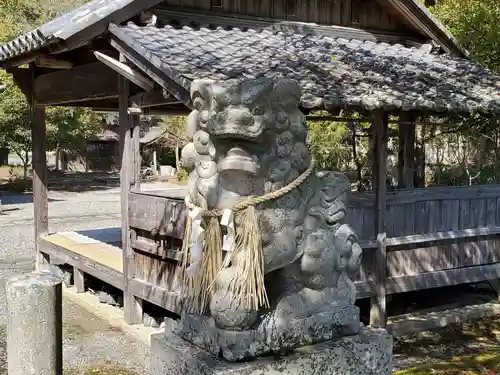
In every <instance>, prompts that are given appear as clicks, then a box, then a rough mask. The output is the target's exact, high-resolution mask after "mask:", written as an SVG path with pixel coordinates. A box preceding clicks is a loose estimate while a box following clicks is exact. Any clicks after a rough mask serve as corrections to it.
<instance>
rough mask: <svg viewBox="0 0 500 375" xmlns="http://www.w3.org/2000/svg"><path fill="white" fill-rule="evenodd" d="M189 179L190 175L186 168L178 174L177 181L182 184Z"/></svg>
mask: <svg viewBox="0 0 500 375" xmlns="http://www.w3.org/2000/svg"><path fill="white" fill-rule="evenodd" d="M188 178H189V173H188V172H187V171H186V170H185V169H184V168H181V169H179V172H177V180H178V181H181V182H182V181H187V179H188Z"/></svg>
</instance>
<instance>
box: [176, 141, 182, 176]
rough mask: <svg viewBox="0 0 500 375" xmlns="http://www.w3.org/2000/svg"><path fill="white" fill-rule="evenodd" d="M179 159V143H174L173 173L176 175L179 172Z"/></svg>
mask: <svg viewBox="0 0 500 375" xmlns="http://www.w3.org/2000/svg"><path fill="white" fill-rule="evenodd" d="M180 164H181V163H180V157H179V141H178V140H177V141H176V144H175V172H176V173H177V174H178V173H179V172H180V170H181V166H180Z"/></svg>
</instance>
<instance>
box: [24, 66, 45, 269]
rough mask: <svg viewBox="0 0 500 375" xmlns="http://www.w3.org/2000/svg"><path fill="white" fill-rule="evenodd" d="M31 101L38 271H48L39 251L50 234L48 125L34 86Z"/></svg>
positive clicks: (32, 69) (43, 257)
mask: <svg viewBox="0 0 500 375" xmlns="http://www.w3.org/2000/svg"><path fill="white" fill-rule="evenodd" d="M31 72H32V82H31V83H32V85H34V82H35V67H34V66H33V65H32V66H31ZM31 93H32V94H31V98H30V99H31V100H28V101H29V103H30V105H31V139H32V156H31V159H32V163H33V208H34V216H33V217H34V235H35V254H36V270H37V271H43V270H47V268H48V266H49V257H48V255H45V254H42V253H41V252H40V249H39V239H40V237H41V236H44V235H46V234H48V233H49V219H48V218H49V205H48V196H47V154H46V151H47V149H46V144H45V139H46V124H45V107H44V106H39V105H37V104H36V99H35V97H34V89H33V86H32V91H31Z"/></svg>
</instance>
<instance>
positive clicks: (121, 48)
mask: <svg viewBox="0 0 500 375" xmlns="http://www.w3.org/2000/svg"><path fill="white" fill-rule="evenodd" d="M109 27H110V30H111V29H113V28H117V26H116V25H110V26H109ZM111 45H112V46H113V47H114V48H116V50H117V51H118V52H120V54H122V55H123V56H126V57H127V59H128V60H130V62H131V63H132V64H134V65H136V66H137V67H138V68H139V69H141V70H142V71H143V72H146V73H147V75H148V76H149V77H151V78H152V79H154V80H155V81H156V82H158V83H159V84H160V85H161V86H162V87H163V88H165V89H166V90H167V91H168V92H170V93H171V94H172V95H173V96H175V97H176V98H177V99H179V100H180V101H181V102H182V103H183V104H184V105H185V106H186V107H188V108H191V107H192V103H191V97H190V94H189V88H186V87H183V86H181V85H180V84H178V83H177V82H174V81H173V80H172V79H170V78H169V77H168V76H167V74H166V73H165V72H164V71H163V70H161V69H160V68H157V67H155V66H154V65H153V64H151V62H150V61H148V60H146V59H145V58H144V56H143V55H141V54H139V53H138V52H137V51H135V50H133V49H131V48H130V47H129V46H128V45H126V44H124V43H123V41H121V40H119V39H112V40H111ZM143 52H144V51H143ZM164 67H165V68H166V66H164Z"/></svg>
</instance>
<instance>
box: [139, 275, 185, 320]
mask: <svg viewBox="0 0 500 375" xmlns="http://www.w3.org/2000/svg"><path fill="white" fill-rule="evenodd" d="M130 290H131V291H132V293H134V295H136V296H138V297H140V298H142V299H143V300H145V301H148V302H151V303H152V304H155V305H157V306H160V307H163V308H164V309H166V310H168V311H172V312H174V313H176V314H180V313H181V295H180V293H178V292H171V291H169V290H168V289H165V288H162V287H160V286H157V285H153V284H149V283H146V282H144V281H141V280H136V279H134V280H131V281H130Z"/></svg>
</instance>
